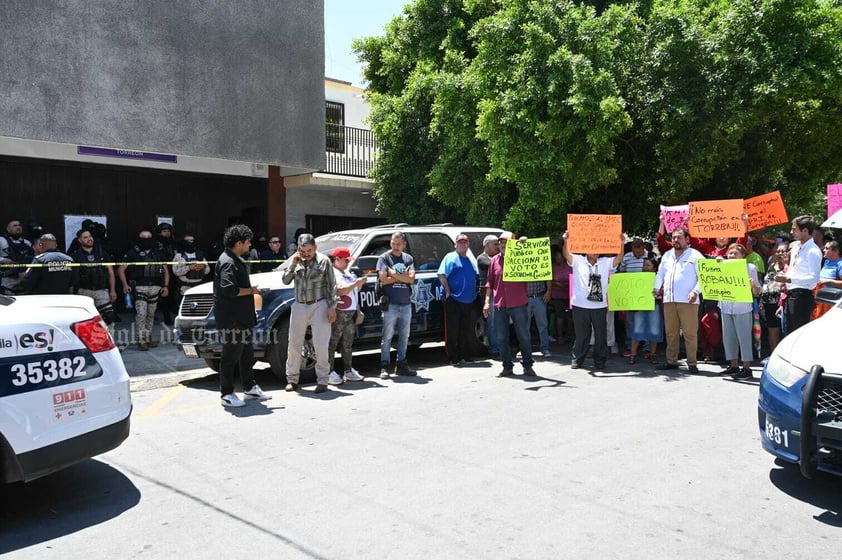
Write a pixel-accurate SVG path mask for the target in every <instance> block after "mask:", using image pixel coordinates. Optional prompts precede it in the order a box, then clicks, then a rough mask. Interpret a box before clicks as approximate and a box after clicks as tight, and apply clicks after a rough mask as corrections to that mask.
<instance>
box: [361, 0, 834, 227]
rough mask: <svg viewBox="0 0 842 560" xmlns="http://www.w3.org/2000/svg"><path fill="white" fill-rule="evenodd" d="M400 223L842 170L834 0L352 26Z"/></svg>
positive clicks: (647, 218) (500, 218)
mask: <svg viewBox="0 0 842 560" xmlns="http://www.w3.org/2000/svg"><path fill="white" fill-rule="evenodd" d="M354 49H355V51H356V53H357V55H358V56H359V58H360V59H361V60H362V61H363V63H364V64H365V65H366V71H365V76H366V79H367V80H368V82H369V94H370V95H369V102H370V104H371V107H372V112H371V117H370V121H371V128H372V130H373V131H374V133H375V135H376V136H377V137H378V139H379V140H380V141H381V142H382V143H383V149H382V151H381V154H380V157H379V160H378V163H377V165H376V166H375V170H374V179H375V180H376V181H377V184H378V186H377V187H376V190H375V196H376V197H377V200H378V203H379V208H380V210H381V211H382V212H384V213H385V214H386V215H387V216H388V218H389V219H390V220H392V221H409V222H416V223H418V222H432V221H442V220H448V221H464V222H465V223H469V224H498V223H499V224H502V225H504V226H505V227H506V228H508V229H512V230H515V231H518V232H523V233H527V234H530V235H534V234H537V233H543V232H557V231H559V230H560V229H561V228H563V227H564V222H565V216H566V214H567V213H568V212H576V213H583V212H584V213H588V212H598V213H621V214H623V216H624V227H625V228H626V229H628V230H641V229H648V228H651V227H652V226H654V224H655V223H656V222H657V212H658V210H657V208H658V204H659V203H667V204H673V203H683V202H686V201H689V200H703V199H719V198H747V197H750V196H754V195H757V194H760V193H764V192H769V191H772V190H775V189H779V190H780V191H781V193H782V195H783V197H784V200H785V201H786V202H787V203H788V205H791V206H793V207H810V206H811V205H814V204H815V203H816V199H817V197H820V196H821V194H823V193H824V185H825V184H826V183H829V182H842V135H840V133H839V131H840V130H842V5H840V3H839V2H838V1H834V0H734V1H726V0H651V1H646V2H615V3H610V2H602V1H600V2H596V1H594V2H572V1H567V0H415V1H414V2H412V3H411V4H409V5H408V6H406V7H405V9H404V13H403V14H402V15H401V16H399V17H396V18H395V19H393V20H392V21H391V22H390V23H389V24H388V25H387V27H386V33H385V36H382V37H370V38H365V39H359V40H357V41H356V42H355V43H354Z"/></svg>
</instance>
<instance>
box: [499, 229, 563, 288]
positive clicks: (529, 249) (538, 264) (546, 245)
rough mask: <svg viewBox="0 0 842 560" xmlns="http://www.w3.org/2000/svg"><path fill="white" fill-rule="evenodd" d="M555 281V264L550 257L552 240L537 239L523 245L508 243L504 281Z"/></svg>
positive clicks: (504, 265)
mask: <svg viewBox="0 0 842 560" xmlns="http://www.w3.org/2000/svg"><path fill="white" fill-rule="evenodd" d="M552 279H553V262H552V258H551V257H550V238H549V237H536V238H535V239H527V240H526V241H524V242H523V243H521V242H520V241H515V240H511V241H509V242H508V243H506V258H505V259H503V280H504V281H506V282H536V281H538V280H552Z"/></svg>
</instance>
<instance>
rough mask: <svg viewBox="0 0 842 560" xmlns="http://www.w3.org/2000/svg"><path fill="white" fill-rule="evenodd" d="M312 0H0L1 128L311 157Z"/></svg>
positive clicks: (72, 139) (316, 159)
mask: <svg viewBox="0 0 842 560" xmlns="http://www.w3.org/2000/svg"><path fill="white" fill-rule="evenodd" d="M323 100H324V14H323V2H322V1H321V0H281V1H272V0H236V1H234V0H177V1H170V0H144V1H142V2H123V1H120V0H64V1H61V2H59V1H57V0H38V1H32V0H5V1H3V2H0V136H8V137H15V138H25V139H35V140H45V141H52V142H62V143H69V144H84V145H96V146H104V147H113V148H123V149H130V150H140V151H154V152H164V153H171V154H184V155H190V156H202V157H215V158H222V159H231V160H239V161H246V162H260V163H272V164H277V165H279V166H282V167H295V168H302V169H318V168H320V167H321V165H322V160H323V156H324V102H323Z"/></svg>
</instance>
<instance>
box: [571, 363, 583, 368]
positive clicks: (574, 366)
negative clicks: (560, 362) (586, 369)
mask: <svg viewBox="0 0 842 560" xmlns="http://www.w3.org/2000/svg"><path fill="white" fill-rule="evenodd" d="M580 367H582V364H580V363H577V362H572V363H571V364H570V369H579V368H580Z"/></svg>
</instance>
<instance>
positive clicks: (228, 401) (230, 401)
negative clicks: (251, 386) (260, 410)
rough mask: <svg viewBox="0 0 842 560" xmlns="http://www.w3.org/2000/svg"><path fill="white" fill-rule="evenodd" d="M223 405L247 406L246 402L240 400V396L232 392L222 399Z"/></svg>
mask: <svg viewBox="0 0 842 560" xmlns="http://www.w3.org/2000/svg"><path fill="white" fill-rule="evenodd" d="M220 400H221V401H222V406H232V407H235V408H236V407H240V406H246V403H244V402H243V401H241V400H240V397H238V396H237V395H235V394H234V393H231V394H230V395H224V396H223V397H222V398H221V399H220Z"/></svg>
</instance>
